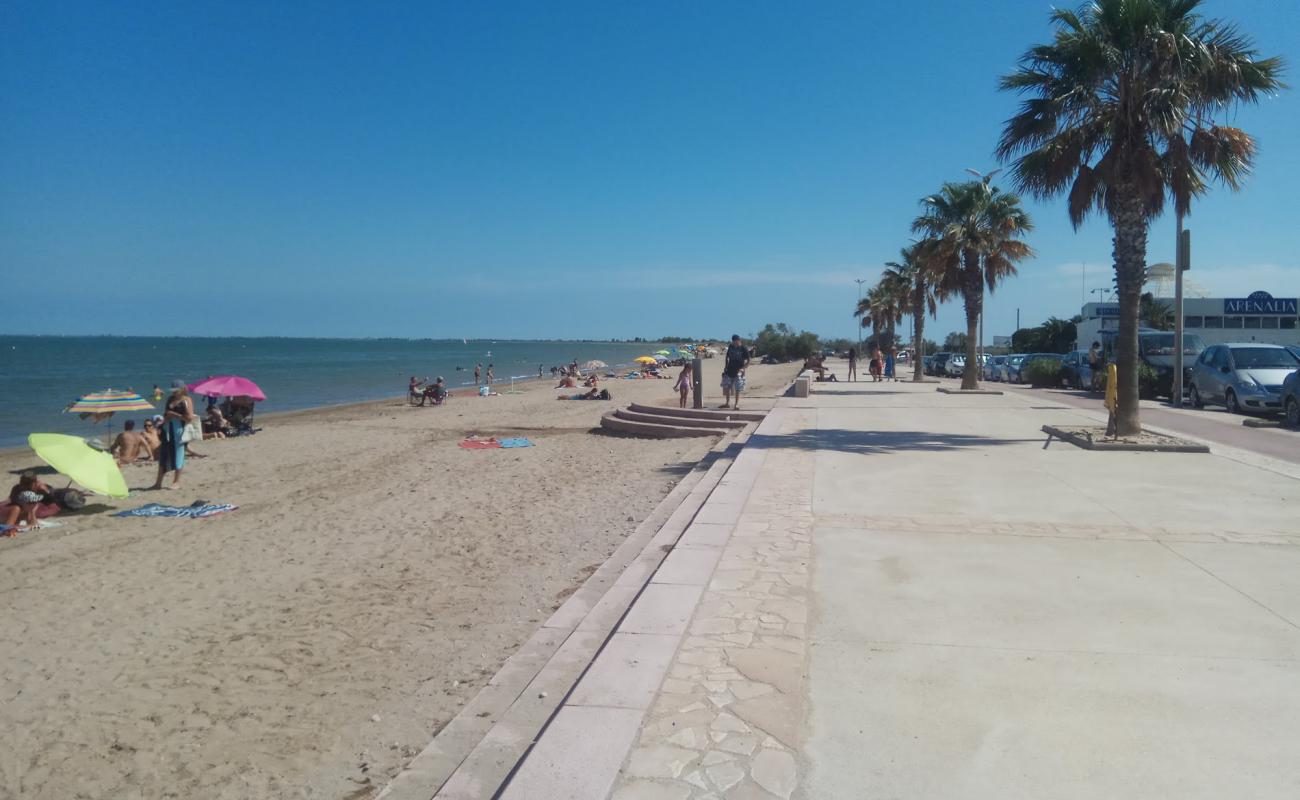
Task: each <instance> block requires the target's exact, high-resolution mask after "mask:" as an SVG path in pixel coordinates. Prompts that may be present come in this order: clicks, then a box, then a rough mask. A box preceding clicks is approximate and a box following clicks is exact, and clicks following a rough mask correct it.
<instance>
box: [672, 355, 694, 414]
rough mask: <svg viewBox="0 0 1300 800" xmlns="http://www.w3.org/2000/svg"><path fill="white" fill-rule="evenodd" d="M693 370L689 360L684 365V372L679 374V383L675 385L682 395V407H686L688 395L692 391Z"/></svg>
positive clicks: (680, 404)
mask: <svg viewBox="0 0 1300 800" xmlns="http://www.w3.org/2000/svg"><path fill="white" fill-rule="evenodd" d="M691 372H692V368H691V362H689V361H687V362H686V363H685V364H683V365H682V372H681V374H680V375H678V376H677V383H676V384H675V385H674V386H673V388H674V389H676V390H677V392H678V394H679V395H680V396H681V402H680V403H679V406H680V407H681V408H686V395H687V394H689V393H690V391H691V381H692V378H691Z"/></svg>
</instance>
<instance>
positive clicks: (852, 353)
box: [849, 347, 858, 381]
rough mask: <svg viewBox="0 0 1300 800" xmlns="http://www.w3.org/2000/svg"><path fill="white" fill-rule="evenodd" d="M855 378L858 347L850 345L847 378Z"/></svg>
mask: <svg viewBox="0 0 1300 800" xmlns="http://www.w3.org/2000/svg"><path fill="white" fill-rule="evenodd" d="M857 379H858V348H856V347H850V348H849V380H850V381H856V380H857Z"/></svg>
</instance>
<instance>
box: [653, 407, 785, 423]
mask: <svg viewBox="0 0 1300 800" xmlns="http://www.w3.org/2000/svg"><path fill="white" fill-rule="evenodd" d="M628 410H629V411H635V412H637V413H639V414H656V415H658V416H664V417H687V418H690V419H723V420H726V419H730V420H745V421H746V422H762V421H763V419H764V418H765V417H766V416H767V412H766V411H723V410H722V409H720V408H719V409H713V408H674V407H672V406H646V405H642V404H640V403H632V404H631V405H629V406H628Z"/></svg>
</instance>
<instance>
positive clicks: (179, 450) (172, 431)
mask: <svg viewBox="0 0 1300 800" xmlns="http://www.w3.org/2000/svg"><path fill="white" fill-rule="evenodd" d="M193 419H195V416H194V401H193V400H191V399H190V397H189V393H188V392H186V390H185V382H184V381H180V380H176V381H172V393H171V397H169V398H167V410H166V411H165V412H163V423H162V431H161V432H160V438H161V439H162V442H161V444H160V445H159V447H158V480H156V481H154V484H153V486H151V487H150V488H152V489H161V488H163V485H162V482H163V476H164V475H166V474H167V473H168V472H175V473H176V476H175V477H174V478H172V488H173V489H175V488H176V487H177V486H179V485H180V482H181V470H182V469H184V468H185V441H184V439H183V436H184V433H185V426H186V425H187V424H189V422H190V420H193Z"/></svg>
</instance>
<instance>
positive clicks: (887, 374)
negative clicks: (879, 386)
mask: <svg viewBox="0 0 1300 800" xmlns="http://www.w3.org/2000/svg"><path fill="white" fill-rule="evenodd" d="M897 363H898V348H897V347H890V348H889V350H887V351H885V350H881V349H880V348H879V347H877V348H876V349H875V350H873V351H872V353H871V360H870V361H869V362H868V363H867V373H868V374H869V375H871V380H872V381H873V382H880V381H897V380H898V375H897V372H896V369H895V367H896V365H897ZM857 379H858V349H857V348H856V347H850V348H849V375H848V380H850V381H856V380H857Z"/></svg>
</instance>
